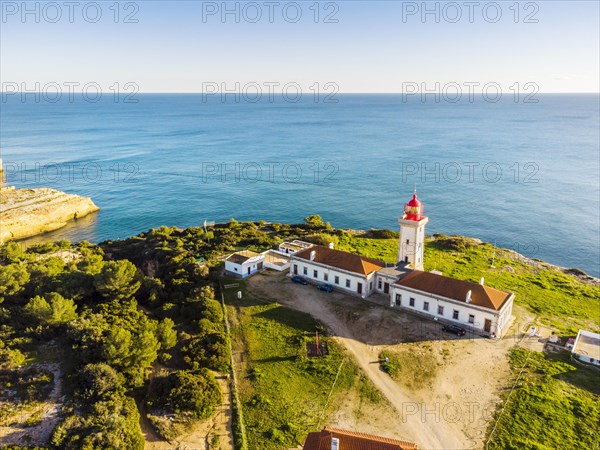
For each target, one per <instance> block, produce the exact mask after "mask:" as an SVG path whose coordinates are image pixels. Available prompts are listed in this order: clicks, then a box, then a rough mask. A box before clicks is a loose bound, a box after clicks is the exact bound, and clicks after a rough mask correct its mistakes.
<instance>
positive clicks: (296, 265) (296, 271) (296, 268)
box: [294, 264, 298, 275]
mask: <svg viewBox="0 0 600 450" xmlns="http://www.w3.org/2000/svg"><path fill="white" fill-rule="evenodd" d="M294 275H298V264H294Z"/></svg>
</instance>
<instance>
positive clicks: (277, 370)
mask: <svg viewBox="0 0 600 450" xmlns="http://www.w3.org/2000/svg"><path fill="white" fill-rule="evenodd" d="M227 283H239V284H240V285H239V287H235V288H233V289H226V290H225V298H226V304H227V307H228V312H229V315H230V319H231V322H232V335H233V336H232V338H233V344H234V354H236V361H239V363H238V364H237V366H238V367H237V369H238V372H239V373H240V376H239V384H240V397H241V402H242V407H243V414H244V420H245V424H246V430H247V435H248V446H249V448H252V449H254V448H260V449H264V450H269V449H284V448H289V447H295V446H297V445H299V444H302V442H303V440H304V438H305V437H306V434H307V433H308V432H309V431H315V430H316V429H317V428H318V426H321V427H322V426H323V425H324V423H325V420H326V418H327V413H328V412H331V411H335V410H336V408H337V406H338V405H339V403H340V401H341V400H342V399H344V398H347V397H348V396H353V397H355V398H356V401H357V403H359V404H360V403H361V402H367V403H379V402H381V401H382V400H383V399H382V397H381V394H380V393H379V391H377V389H375V387H374V386H373V385H372V383H371V382H370V381H369V380H368V379H367V378H365V377H364V376H362V375H361V374H360V372H359V370H358V368H357V367H356V365H355V364H354V363H353V361H352V360H351V359H349V358H348V357H347V356H346V355H345V354H344V353H343V351H342V349H341V348H340V347H339V346H338V345H336V343H335V342H333V341H332V340H330V339H328V338H326V337H324V338H323V340H325V341H326V342H327V344H328V347H329V352H330V354H329V356H327V357H320V358H307V357H306V350H305V349H306V347H305V346H306V342H307V341H311V342H312V341H314V338H315V329H317V328H320V325H319V324H318V323H317V322H316V321H315V320H314V319H313V318H312V317H311V316H309V315H307V314H304V313H301V312H297V311H293V310H291V309H288V308H284V307H282V306H280V305H278V304H276V303H267V302H264V301H262V299H257V298H252V297H251V296H249V295H248V293H247V292H246V291H245V289H244V284H243V282H240V281H239V280H230V281H227V282H226V284H227ZM238 290H242V292H244V298H243V300H238V299H237V297H236V295H235V294H236V293H237V291H238ZM321 331H322V330H321ZM338 371H339V375H338ZM336 377H337V380H336ZM334 380H335V388H334V389H333V392H332V395H331V399H330V400H329V404H328V407H327V409H326V410H325V406H326V402H327V399H328V397H329V394H330V392H331V391H332V386H333V385H334ZM357 413H359V411H357ZM323 416H324V419H322V418H323Z"/></svg>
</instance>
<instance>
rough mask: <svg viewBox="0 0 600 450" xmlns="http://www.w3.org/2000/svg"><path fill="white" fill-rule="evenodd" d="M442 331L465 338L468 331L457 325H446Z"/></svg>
mask: <svg viewBox="0 0 600 450" xmlns="http://www.w3.org/2000/svg"><path fill="white" fill-rule="evenodd" d="M442 330H444V331H445V332H447V333H452V334H455V335H457V336H464V335H465V334H467V330H465V329H464V328H461V327H459V326H457V325H444V326H443V327H442Z"/></svg>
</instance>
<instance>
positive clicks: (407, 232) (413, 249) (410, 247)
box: [398, 217, 429, 270]
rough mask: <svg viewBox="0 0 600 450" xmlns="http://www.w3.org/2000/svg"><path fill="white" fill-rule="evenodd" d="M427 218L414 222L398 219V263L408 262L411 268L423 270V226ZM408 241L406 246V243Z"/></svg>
mask: <svg viewBox="0 0 600 450" xmlns="http://www.w3.org/2000/svg"><path fill="white" fill-rule="evenodd" d="M428 221H429V220H428V218H426V217H425V218H423V219H421V220H420V221H418V222H416V221H414V220H405V219H400V220H398V223H399V225H400V238H399V241H398V261H405V260H406V258H408V262H409V263H410V264H411V267H413V268H415V269H419V270H423V251H424V245H425V225H426V224H427V222H428ZM407 240H408V244H407V242H406V241H407Z"/></svg>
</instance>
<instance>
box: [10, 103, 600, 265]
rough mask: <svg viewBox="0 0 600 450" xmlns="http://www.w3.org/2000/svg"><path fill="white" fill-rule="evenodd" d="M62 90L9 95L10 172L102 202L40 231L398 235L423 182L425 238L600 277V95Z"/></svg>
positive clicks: (64, 234) (104, 235)
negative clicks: (297, 229) (305, 230)
mask: <svg viewBox="0 0 600 450" xmlns="http://www.w3.org/2000/svg"><path fill="white" fill-rule="evenodd" d="M51 100H52V99H50V98H47V97H42V98H36V97H35V96H33V95H31V94H30V95H28V96H26V97H25V98H21V97H20V96H17V95H13V96H3V97H2V102H1V103H0V109H1V111H0V149H1V157H2V158H3V160H4V165H5V171H6V175H7V177H8V182H9V184H11V185H14V186H16V187H41V186H45V187H51V188H55V189H59V190H63V191H66V192H70V193H75V194H79V195H83V196H89V197H92V199H93V200H94V202H95V203H96V204H97V205H98V206H100V207H101V208H102V209H101V211H100V212H99V213H98V214H96V215H94V216H93V217H90V218H85V219H81V220H79V221H77V222H76V223H75V224H72V225H70V226H68V227H67V228H64V229H62V230H59V231H56V232H53V233H49V234H47V235H44V236H43V237H42V239H59V238H67V239H70V240H72V241H79V240H83V239H86V240H89V241H92V242H100V241H103V240H107V239H119V238H125V237H128V236H130V235H134V234H137V233H140V232H142V231H146V230H148V229H150V228H153V227H158V226H160V225H169V226H179V227H189V226H198V225H201V224H202V223H203V222H204V221H205V220H208V221H216V222H223V221H227V220H229V219H230V218H232V217H234V218H236V219H237V220H267V221H273V222H288V223H298V222H301V221H302V220H303V218H304V217H306V216H308V215H310V214H320V215H321V216H322V217H323V218H324V220H327V221H330V222H331V223H332V225H333V226H335V227H341V228H342V227H343V228H355V229H369V228H391V229H394V230H397V229H398V225H397V220H398V216H399V215H401V212H402V208H403V205H404V203H406V202H407V201H408V200H409V199H410V198H411V195H412V193H413V190H414V189H415V187H416V189H417V192H418V196H419V199H420V200H421V201H422V202H423V203H424V205H425V213H426V215H427V216H428V217H429V224H428V225H427V229H426V232H427V234H433V233H444V234H459V235H466V236H473V237H477V238H480V239H482V240H484V241H489V242H492V243H496V245H499V246H502V247H507V248H512V249H514V250H517V251H519V252H521V253H523V254H524V255H525V256H528V257H534V258H541V259H544V260H546V261H548V262H550V263H553V264H557V265H560V266H564V267H577V268H580V269H582V270H584V271H586V272H587V273H589V274H591V275H594V276H596V277H598V276H600V254H599V247H600V235H599V234H600V231H599V224H600V217H599V214H600V186H599V180H600V173H599V158H600V130H599V124H600V117H599V110H600V103H599V96H598V94H581V95H571V94H544V95H542V94H538V95H537V96H536V100H537V103H527V102H525V101H524V99H523V98H521V99H519V101H517V102H515V99H514V98H513V97H510V98H508V96H504V97H503V98H502V99H501V100H500V101H498V102H495V103H492V102H487V101H484V99H483V98H481V97H475V99H474V100H473V101H471V99H466V98H465V99H462V100H461V101H459V102H456V103H450V102H449V101H446V100H447V99H441V101H439V102H436V101H435V98H433V96H429V97H427V98H425V101H423V99H421V98H420V97H412V98H408V99H406V98H403V97H402V96H401V95H392V94H390V95H387V94H380V95H367V94H364V95H363V94H343V95H342V94H337V95H336V96H335V98H334V100H336V102H329V101H325V100H326V99H325V98H323V97H321V98H319V99H316V98H314V97H312V96H308V95H305V96H303V98H302V99H300V101H298V102H291V101H286V99H284V98H283V97H278V96H275V97H274V98H262V99H261V100H260V101H258V102H253V101H251V100H253V99H250V98H246V97H240V98H235V96H233V95H228V96H227V97H225V98H224V99H223V98H221V97H220V96H210V97H208V98H205V97H203V96H202V95H201V94H137V95H136V96H135V98H134V100H136V102H135V103H128V102H125V101H124V100H125V99H124V98H123V97H120V98H118V99H116V98H114V97H113V96H111V95H107V94H104V95H103V97H102V98H101V99H100V100H99V101H97V102H91V101H89V99H88V100H86V99H84V98H83V97H81V96H77V95H76V96H74V98H69V97H68V96H63V98H61V99H60V101H57V102H52V101H51ZM288 100H289V99H288ZM329 100H331V99H329ZM38 239H40V238H38Z"/></svg>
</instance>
